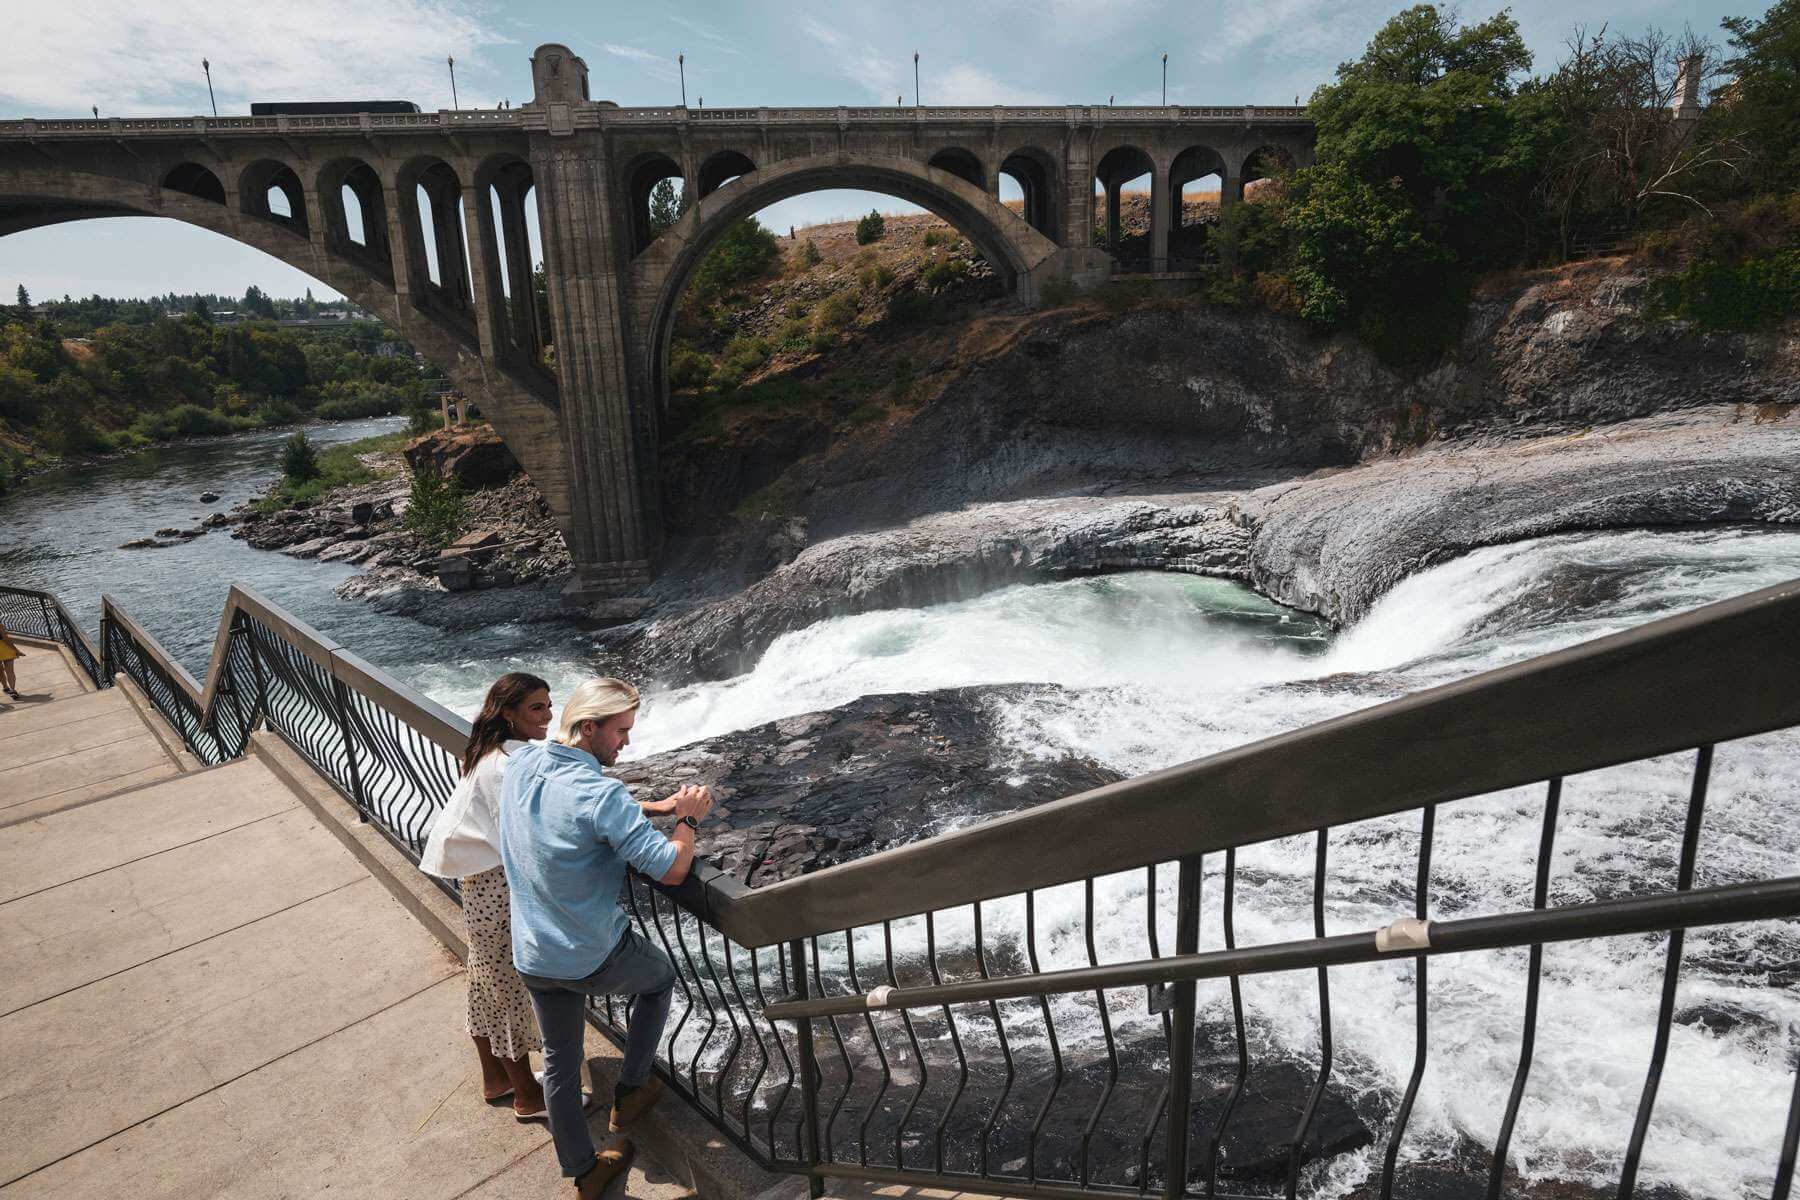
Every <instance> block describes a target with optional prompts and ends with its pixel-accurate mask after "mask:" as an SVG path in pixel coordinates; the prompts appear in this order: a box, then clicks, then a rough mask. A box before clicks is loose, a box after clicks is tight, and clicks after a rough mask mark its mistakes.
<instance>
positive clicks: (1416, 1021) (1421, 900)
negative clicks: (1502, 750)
mask: <svg viewBox="0 0 1800 1200" xmlns="http://www.w3.org/2000/svg"><path fill="white" fill-rule="evenodd" d="M1436 824H1437V805H1435V804H1427V805H1426V806H1425V810H1424V816H1423V817H1422V818H1421V823H1420V828H1419V878H1418V882H1417V883H1415V884H1414V885H1413V916H1415V917H1417V918H1418V919H1419V920H1421V921H1423V920H1425V919H1426V918H1427V916H1428V915H1429V913H1430V896H1431V842H1432V838H1433V835H1434V833H1435V832H1436V828H1435V827H1436ZM1430 961H1431V958H1430V956H1429V955H1425V954H1415V955H1414V956H1413V1067H1412V1074H1411V1075H1410V1076H1409V1077H1408V1078H1407V1081H1406V1095H1404V1096H1402V1097H1401V1099H1400V1110H1399V1112H1397V1113H1396V1114H1395V1115H1394V1129H1393V1132H1392V1133H1390V1134H1389V1135H1388V1146H1387V1154H1386V1156H1385V1157H1384V1158H1383V1159H1382V1165H1381V1200H1394V1164H1395V1163H1396V1162H1398V1161H1399V1155H1400V1139H1402V1138H1403V1137H1405V1136H1406V1126H1407V1123H1408V1122H1409V1121H1411V1120H1412V1110H1413V1101H1414V1100H1415V1099H1416V1098H1417V1097H1418V1095H1419V1081H1420V1080H1422V1079H1423V1078H1424V1077H1425V1053H1426V1049H1427V1046H1428V1043H1427V1036H1428V1034H1429V1027H1428V1025H1427V1024H1426V1012H1427V1001H1428V999H1429V995H1430V990H1431V989H1430V983H1429V977H1428V975H1427V964H1429V963H1430Z"/></svg>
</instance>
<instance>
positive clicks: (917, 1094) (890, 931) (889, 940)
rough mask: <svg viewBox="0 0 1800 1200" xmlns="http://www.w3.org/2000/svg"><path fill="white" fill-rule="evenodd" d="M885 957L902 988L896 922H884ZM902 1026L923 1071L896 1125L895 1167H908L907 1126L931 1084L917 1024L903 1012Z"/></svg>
mask: <svg viewBox="0 0 1800 1200" xmlns="http://www.w3.org/2000/svg"><path fill="white" fill-rule="evenodd" d="M881 945H882V955H883V958H884V960H885V962H886V964H887V981H888V986H889V987H894V988H897V987H899V986H900V977H899V975H898V974H896V973H895V971H894V923H893V922H892V921H883V922H882V923H881ZM900 1024H901V1027H902V1028H904V1029H905V1030H906V1041H907V1044H908V1045H910V1046H911V1047H912V1055H913V1065H914V1066H916V1067H917V1068H918V1071H919V1086H918V1087H916V1088H914V1089H913V1094H912V1098H911V1099H910V1100H908V1101H907V1102H906V1108H905V1109H904V1110H903V1111H902V1112H901V1113H900V1120H899V1122H898V1123H897V1124H895V1126H894V1165H895V1166H896V1167H903V1166H905V1165H906V1156H905V1154H904V1153H902V1142H903V1141H904V1139H905V1136H906V1127H907V1125H909V1124H911V1123H912V1115H913V1112H914V1110H915V1109H917V1108H918V1107H919V1101H920V1100H922V1099H924V1097H925V1089H926V1088H927V1087H929V1086H930V1084H931V1072H930V1070H929V1069H928V1068H927V1067H926V1065H925V1047H923V1046H921V1045H920V1044H919V1031H918V1028H917V1026H915V1025H914V1024H913V1019H912V1013H910V1012H908V1011H907V1010H906V1009H904V1008H903V1009H901V1010H900Z"/></svg>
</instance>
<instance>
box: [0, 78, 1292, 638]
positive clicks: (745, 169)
mask: <svg viewBox="0 0 1800 1200" xmlns="http://www.w3.org/2000/svg"><path fill="white" fill-rule="evenodd" d="M531 67H532V80H533V87H534V98H533V101H532V102H531V103H530V104H527V105H524V106H521V107H519V108H516V109H506V110H497V111H496V110H461V111H454V112H435V113H375V114H371V113H361V114H354V115H339V116H263V117H224V118H208V117H182V118H145V119H132V118H114V119H109V120H92V121H89V120H33V119H24V120H15V121H0V236H4V235H5V234H8V233H14V232H18V231H20V230H25V229H31V228H36V227H38V226H43V225H50V224H56V223H59V222H64V221H78V220H85V219H88V218H95V217H108V216H131V215H138V216H159V217H170V218H173V219H176V220H180V221H186V222H188V223H190V224H193V225H198V226H201V227H202V228H205V229H210V230H212V231H214V232H216V233H219V234H222V235H223V236H225V237H229V238H233V239H235V240H237V241H240V242H243V243H245V244H247V245H250V246H254V247H256V248H257V249H259V250H262V251H264V252H265V253H268V254H271V255H273V256H274V257H276V258H279V259H281V260H282V261H284V262H286V263H288V264H290V265H292V266H294V267H296V268H298V269H299V270H301V271H304V272H306V273H307V274H309V275H312V276H313V277H314V278H316V279H318V280H320V281H321V282H322V283H324V284H326V285H328V286H330V287H333V288H336V289H337V290H338V291H340V292H342V293H343V294H344V295H346V296H349V297H350V298H351V299H352V300H354V301H355V302H356V303H358V304H359V305H361V306H363V307H364V308H366V309H368V310H369V311H371V312H375V313H378V314H380V315H381V317H382V318H383V319H384V320H385V321H387V322H388V323H389V324H390V325H392V326H393V327H394V328H395V329H396V330H398V331H399V332H400V333H401V334H402V335H403V336H404V337H406V338H407V339H408V340H410V341H411V342H412V343H413V344H414V345H415V346H417V347H418V348H419V350H420V351H421V353H423V354H424V355H425V356H426V357H428V358H429V359H431V360H432V361H434V362H435V363H437V364H438V365H439V366H441V367H442V368H443V369H444V370H445V371H446V373H447V374H448V375H449V376H450V378H451V379H452V381H453V382H454V383H455V385H456V386H457V387H458V388H460V389H461V390H462V391H464V392H465V393H466V394H468V395H470V396H472V397H475V398H477V399H478V400H479V401H480V403H481V404H482V411H483V412H484V413H486V414H487V415H488V416H490V417H491V418H492V420H493V423H494V426H495V428H496V429H497V430H498V431H499V433H500V435H501V437H503V438H504V439H505V440H506V442H507V444H508V446H509V447H510V448H511V449H512V450H513V452H514V454H515V455H516V456H517V457H518V459H519V461H520V462H521V463H522V464H523V465H524V466H525V468H526V470H528V471H529V472H530V473H531V475H532V477H533V479H535V480H536V481H537V483H538V485H539V487H540V488H541V489H542V491H543V493H544V496H545V498H546V500H547V501H548V502H549V504H550V507H551V510H552V512H553V513H554V514H555V516H556V519H557V522H558V524H559V526H560V527H561V529H562V531H563V536H564V537H565V539H566V540H567V541H568V544H569V549H570V551H571V552H572V554H573V556H574V559H575V562H576V577H575V579H574V581H573V582H572V583H571V584H570V588H569V593H568V598H569V599H570V600H571V601H572V602H576V603H592V602H595V601H599V600H607V599H617V598H629V597H631V596H632V595H633V594H634V593H636V592H637V591H639V590H640V589H641V588H642V587H643V586H644V585H645V584H646V583H647V582H648V581H649V579H650V577H651V574H652V572H653V571H654V569H655V564H656V559H657V555H658V551H659V548H660V546H661V542H662V521H661V512H660V499H659V489H658V486H657V427H658V422H659V420H660V418H661V415H662V409H663V406H664V401H665V399H666V395H667V386H666V382H665V373H666V365H667V358H668V340H669V332H670V328H671V326H672V323H673V317H674V310H675V307H676V303H677V300H678V299H679V296H680V293H681V289H682V288H683V287H684V286H685V284H686V282H687V280H688V279H689V277H690V276H691V275H692V273H693V271H694V270H695V268H696V267H697V266H698V265H699V262H700V260H701V258H702V256H703V255H704V254H705V252H706V250H707V249H708V248H709V247H710V245H711V244H712V243H713V241H715V240H716V239H717V238H718V237H719V236H720V235H721V234H723V233H724V231H725V230H726V228H727V227H728V226H729V225H730V224H731V223H732V222H734V221H736V220H738V219H740V218H741V217H744V216H747V215H749V214H751V213H753V212H755V211H757V210H758V209H760V208H762V207H764V206H766V205H768V204H771V203H773V202H775V201H777V200H781V199H785V198H787V197H790V196H794V195H799V194H801V193H804V192H809V191H817V190H822V189H826V188H861V189H867V190H870V191H877V192H883V193H887V194H889V195H893V196H897V197H899V198H901V199H904V200H908V201H911V202H913V203H916V204H918V205H920V206H921V207H923V208H926V209H928V210H930V211H932V212H934V213H936V214H938V215H939V216H941V217H943V218H944V219H945V220H947V221H949V222H950V223H952V224H953V225H955V226H956V227H957V228H958V229H959V230H961V231H962V232H963V233H964V234H965V235H967V236H968V237H969V239H970V240H971V242H972V243H973V244H974V245H975V246H977V247H978V248H979V249H980V250H981V251H982V253H983V254H985V255H986V256H987V258H988V259H989V260H990V261H991V262H992V263H993V265H994V267H995V269H996V270H997V271H998V272H999V274H1000V276H1001V277H1002V279H1004V280H1005V282H1006V284H1007V286H1008V287H1009V288H1011V289H1012V290H1013V291H1014V292H1015V294H1017V295H1018V296H1019V297H1020V298H1021V299H1022V300H1023V301H1024V302H1026V303H1027V304H1031V303H1035V302H1036V300H1037V297H1038V295H1039V289H1040V288H1041V287H1042V285H1043V284H1044V283H1045V282H1046V281H1048V280H1050V279H1055V278H1074V279H1077V280H1080V281H1084V282H1085V281H1093V280H1096V279H1099V278H1103V277H1104V276H1106V275H1107V274H1109V273H1110V272H1112V271H1114V270H1116V269H1119V265H1120V264H1118V263H1117V262H1116V260H1115V259H1114V258H1113V257H1112V256H1111V255H1110V254H1108V253H1107V251H1106V250H1105V249H1104V248H1103V246H1102V245H1101V244H1100V241H1103V240H1110V241H1113V242H1116V240H1117V235H1118V226H1119V196H1120V191H1121V189H1122V188H1123V186H1124V185H1125V184H1126V183H1127V182H1129V181H1131V180H1134V179H1138V178H1140V177H1142V176H1143V175H1145V174H1148V175H1149V176H1150V178H1151V185H1152V186H1151V198H1152V199H1151V212H1152V230H1151V236H1150V258H1149V260H1148V262H1146V263H1139V264H1133V265H1135V266H1137V267H1139V268H1140V269H1141V268H1144V267H1148V268H1149V269H1152V270H1155V269H1161V268H1166V267H1167V266H1168V265H1169V261H1168V247H1169V242H1170V237H1171V234H1172V233H1173V231H1174V230H1176V228H1177V226H1178V222H1179V204H1178V203H1177V200H1176V198H1177V197H1179V195H1180V191H1181V188H1182V186H1183V185H1184V184H1185V183H1187V182H1190V181H1192V180H1194V179H1198V178H1201V177H1203V176H1207V175H1209V174H1210V175H1217V176H1218V177H1219V179H1220V180H1221V183H1222V187H1221V204H1222V205H1225V206H1229V205H1231V204H1233V203H1235V202H1236V201H1237V200H1238V199H1239V198H1240V197H1241V195H1242V190H1243V186H1244V184H1245V182H1246V181H1247V179H1248V178H1253V177H1254V176H1255V174H1256V173H1257V171H1258V170H1259V169H1261V168H1262V167H1263V166H1264V165H1265V164H1267V163H1268V162H1270V161H1272V160H1273V159H1274V158H1280V159H1286V160H1287V161H1290V162H1294V163H1297V164H1300V165H1305V164H1306V163H1307V162H1309V161H1310V159H1311V150H1312V139H1313V131H1312V124H1311V122H1310V121H1309V120H1308V119H1307V118H1306V115H1305V110H1304V109H1303V108H1287V107H1283V108H1261V107H1253V106H1233V107H1205V108H1198V107H1177V106H1170V107H1166V108H1164V107H1158V108H1112V107H1089V106H1067V107H1033V108H1018V107H1001V106H994V107H985V108H984V107H957V108H852V107H837V108H725V109H700V110H694V109H686V108H620V107H619V106H617V105H614V104H611V103H609V102H606V101H595V100H591V99H590V98H589V95H588V72H587V66H586V64H585V63H584V62H583V61H582V60H581V59H580V58H579V57H578V56H576V55H575V54H574V53H572V52H571V51H570V50H569V49H568V48H567V47H564V46H560V45H545V46H540V47H539V48H538V50H537V52H536V53H535V54H534V55H533V56H532V60H531ZM1271 152H1273V156H1271ZM1003 176H1005V177H1009V178H1010V179H1011V180H1013V181H1014V182H1015V183H1016V185H1017V186H1018V189H1019V192H1020V194H1021V196H1022V197H1023V203H1022V204H1020V205H1019V207H1018V208H1017V209H1016V210H1015V208H1013V207H1009V206H1008V205H1006V204H1003V203H1001V201H1000V181H1001V178H1002V177H1003ZM676 178H679V179H680V180H681V183H682V189H683V192H684V197H685V200H686V201H687V202H688V203H687V208H686V211H685V212H684V214H683V215H682V217H681V219H680V220H679V221H678V222H677V223H676V224H675V225H674V226H673V227H672V228H669V229H667V230H665V231H664V232H663V233H662V234H661V235H660V236H656V237H653V236H652V235H651V227H650V223H649V198H650V193H651V190H652V189H653V188H655V187H656V185H657V184H658V183H659V182H661V181H662V180H665V179H670V180H673V179H676ZM1096 183H1098V185H1099V187H1100V195H1099V196H1097V195H1096ZM531 205H535V206H536V212H537V215H538V225H539V228H540V230H541V236H542V245H541V247H534V246H533V245H532V244H531V240H532V239H531V238H530V236H529V226H528V222H527V219H526V214H527V211H528V206H531ZM1097 218H1101V219H1102V220H1104V222H1105V223H1104V225H1103V229H1104V230H1105V231H1106V233H1105V237H1104V238H1103V239H1100V240H1097V239H1096V236H1095V227H1096V219H1097ZM539 261H541V262H542V264H543V267H544V271H545V274H546V278H547V283H548V291H549V298H550V304H549V317H548V324H547V326H546V324H545V321H544V319H543V317H542V316H541V315H540V312H539V309H538V306H537V304H536V303H535V302H534V298H533V296H532V291H531V288H530V283H529V281H530V279H531V275H532V271H533V268H534V266H535V265H536V263H537V262H539ZM549 344H554V346H555V347H556V353H555V359H556V362H555V366H554V369H551V368H548V367H546V365H545V356H544V348H545V346H546V345H549Z"/></svg>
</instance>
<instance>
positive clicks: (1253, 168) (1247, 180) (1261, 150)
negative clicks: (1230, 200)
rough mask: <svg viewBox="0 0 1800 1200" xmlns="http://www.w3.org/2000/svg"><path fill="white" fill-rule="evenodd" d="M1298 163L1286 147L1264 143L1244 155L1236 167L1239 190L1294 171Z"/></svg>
mask: <svg viewBox="0 0 1800 1200" xmlns="http://www.w3.org/2000/svg"><path fill="white" fill-rule="evenodd" d="M1297 165H1298V163H1297V161H1296V159H1295V156H1294V152H1293V151H1292V150H1289V149H1288V148H1287V147H1286V146H1278V145H1276V144H1275V143H1273V142H1266V143H1264V144H1263V145H1260V146H1257V147H1256V148H1254V149H1252V150H1250V151H1249V152H1247V153H1246V154H1245V155H1244V158H1243V162H1242V164H1241V165H1240V166H1239V167H1238V170H1237V176H1238V179H1239V185H1238V186H1239V188H1240V189H1241V188H1243V187H1246V186H1248V185H1250V184H1252V183H1255V182H1256V181H1257V180H1259V179H1273V178H1275V177H1276V176H1278V175H1284V174H1286V173H1287V172H1289V171H1291V170H1293V169H1294V167H1295V166H1297Z"/></svg>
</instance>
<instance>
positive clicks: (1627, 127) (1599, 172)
mask: <svg viewBox="0 0 1800 1200" xmlns="http://www.w3.org/2000/svg"><path fill="white" fill-rule="evenodd" d="M1569 47H1570V54H1569V58H1568V59H1567V60H1566V61H1565V62H1563V63H1562V64H1561V65H1560V66H1558V68H1557V69H1556V71H1555V72H1554V73H1553V74H1552V75H1551V76H1550V78H1549V79H1548V80H1547V81H1546V82H1545V84H1544V93H1545V95H1546V96H1547V97H1548V99H1549V102H1550V103H1551V105H1552V106H1553V107H1554V110H1555V119H1556V122H1557V125H1558V137H1557V140H1556V144H1555V146H1554V147H1553V149H1552V151H1551V153H1550V154H1549V155H1548V156H1547V162H1546V163H1545V165H1544V168H1543V172H1542V178H1541V182H1540V184H1539V191H1540V194H1541V196H1542V197H1543V203H1544V205H1545V207H1546V209H1547V210H1548V211H1549V213H1550V214H1551V216H1552V219H1553V220H1554V221H1555V223H1556V229H1557V235H1558V238H1559V240H1560V243H1561V248H1562V251H1563V253H1564V254H1565V255H1566V254H1567V253H1568V252H1569V250H1570V246H1571V242H1572V240H1573V238H1574V236H1575V235H1576V234H1577V233H1578V232H1580V231H1582V230H1583V229H1584V228H1611V229H1616V228H1620V227H1623V226H1627V225H1632V224H1636V223H1638V222H1639V221H1640V220H1641V219H1642V218H1643V217H1644V216H1645V215H1646V213H1647V212H1648V211H1649V210H1650V209H1651V208H1652V207H1654V206H1658V205H1665V204H1673V205H1676V206H1678V207H1681V208H1686V209H1690V210H1699V211H1701V212H1705V213H1707V214H1708V215H1711V209H1710V208H1709V207H1708V205H1707V202H1706V200H1707V196H1708V194H1709V193H1715V192H1717V191H1718V190H1722V185H1725V186H1729V184H1730V183H1731V182H1732V181H1735V180H1736V179H1739V178H1741V177H1742V176H1743V175H1744V173H1745V171H1746V170H1747V168H1748V166H1749V160H1750V148H1749V146H1748V145H1747V143H1746V142H1745V140H1744V138H1743V137H1742V136H1741V135H1740V134H1739V132H1738V131H1737V130H1736V129H1734V128H1733V127H1732V124H1731V122H1730V121H1729V120H1722V119H1715V118H1714V117H1713V116H1712V115H1711V114H1708V115H1707V116H1705V117H1702V118H1701V119H1700V120H1699V121H1697V122H1694V123H1692V124H1687V123H1684V122H1680V121H1677V120H1676V118H1675V116H1674V114H1673V112H1672V110H1671V105H1672V104H1673V103H1674V102H1675V100H1676V99H1677V90H1678V88H1679V87H1680V79H1681V76H1682V72H1683V70H1684V67H1683V64H1684V63H1686V64H1690V67H1689V68H1685V69H1691V64H1694V63H1696V62H1704V61H1706V60H1707V58H1708V57H1709V50H1710V47H1709V46H1707V44H1706V43H1705V42H1703V41H1701V40H1700V39H1699V38H1697V37H1695V36H1694V35H1693V34H1692V33H1686V34H1683V35H1682V36H1680V37H1672V36H1670V35H1668V34H1665V33H1663V32H1661V31H1659V30H1654V29H1652V30H1648V31H1646V32H1645V33H1644V34H1642V35H1640V36H1638V37H1621V38H1613V37H1609V36H1608V35H1607V34H1606V31H1605V30H1601V31H1600V32H1599V33H1597V34H1594V35H1592V36H1589V35H1588V34H1587V33H1586V32H1585V31H1583V30H1578V31H1577V32H1576V34H1575V37H1574V38H1573V39H1572V40H1571V41H1570V44H1569Z"/></svg>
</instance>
